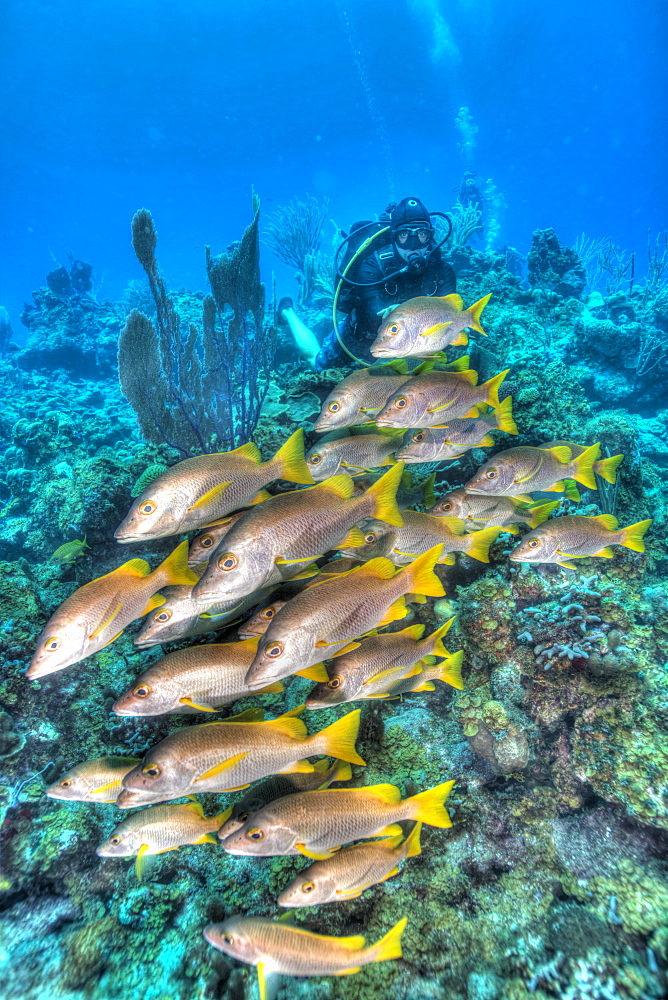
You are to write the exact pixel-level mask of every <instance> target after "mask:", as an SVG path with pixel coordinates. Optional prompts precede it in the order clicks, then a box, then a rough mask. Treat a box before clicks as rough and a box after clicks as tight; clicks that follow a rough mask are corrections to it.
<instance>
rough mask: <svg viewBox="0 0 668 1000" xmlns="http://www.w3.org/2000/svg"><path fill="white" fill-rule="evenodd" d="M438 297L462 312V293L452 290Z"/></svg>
mask: <svg viewBox="0 0 668 1000" xmlns="http://www.w3.org/2000/svg"><path fill="white" fill-rule="evenodd" d="M438 299H439V300H440V301H441V302H446V303H447V304H448V305H449V306H452V308H453V309H456V310H457V311H458V312H461V311H462V309H463V308H464V299H463V298H462V297H461V295H457V293H456V292H451V293H450V295H439V296H438Z"/></svg>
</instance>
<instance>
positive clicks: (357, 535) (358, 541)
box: [336, 528, 365, 549]
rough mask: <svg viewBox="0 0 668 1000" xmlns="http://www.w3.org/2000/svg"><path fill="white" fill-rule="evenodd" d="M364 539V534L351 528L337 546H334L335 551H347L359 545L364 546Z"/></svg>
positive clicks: (357, 529)
mask: <svg viewBox="0 0 668 1000" xmlns="http://www.w3.org/2000/svg"><path fill="white" fill-rule="evenodd" d="M364 543H365V539H364V534H363V533H362V531H360V529H359V528H351V529H350V531H349V532H348V533H347V534H346V535H344V537H343V538H342V539H341V541H340V542H339V544H338V545H337V546H336V548H337V549H349V548H358V547H359V546H360V545H364Z"/></svg>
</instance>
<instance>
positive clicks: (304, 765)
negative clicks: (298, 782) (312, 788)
mask: <svg viewBox="0 0 668 1000" xmlns="http://www.w3.org/2000/svg"><path fill="white" fill-rule="evenodd" d="M314 770H315V768H314V767H313V764H312V763H311V761H310V760H307V759H306V758H304V759H303V760H295V761H293V762H292V764H288V766H287V767H282V768H281V770H280V771H279V772H278V773H279V774H312V773H313V771H314Z"/></svg>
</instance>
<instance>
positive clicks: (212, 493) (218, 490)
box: [188, 480, 232, 511]
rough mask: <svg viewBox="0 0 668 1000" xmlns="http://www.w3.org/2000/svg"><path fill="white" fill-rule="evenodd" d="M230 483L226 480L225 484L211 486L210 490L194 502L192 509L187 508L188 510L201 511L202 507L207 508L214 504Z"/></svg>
mask: <svg viewBox="0 0 668 1000" xmlns="http://www.w3.org/2000/svg"><path fill="white" fill-rule="evenodd" d="M231 483H232V481H231V480H228V481H227V482H225V483H218V485H217V486H212V488H211V489H210V490H207V491H206V493H204V494H202V496H201V497H200V498H199V500H195V503H194V504H193V505H192V507H188V510H189V511H191V510H202V508H203V507H208V506H209V505H210V504H212V503H215V501H216V500H218V499H219V497H220V496H221V495H222V494H223V493H224V492H225V490H226V489H227V487H228V486H230V485H231Z"/></svg>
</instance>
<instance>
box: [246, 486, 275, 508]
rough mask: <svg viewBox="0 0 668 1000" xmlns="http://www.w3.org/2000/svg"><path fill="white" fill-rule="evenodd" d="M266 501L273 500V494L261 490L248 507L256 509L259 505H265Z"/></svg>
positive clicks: (249, 502)
mask: <svg viewBox="0 0 668 1000" xmlns="http://www.w3.org/2000/svg"><path fill="white" fill-rule="evenodd" d="M265 500H271V493H270V492H269V490H259V492H257V493H256V494H255V496H254V497H253V499H252V500H249V501H248V506H249V507H254V506H255V505H256V504H258V503H264V501H265Z"/></svg>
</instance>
